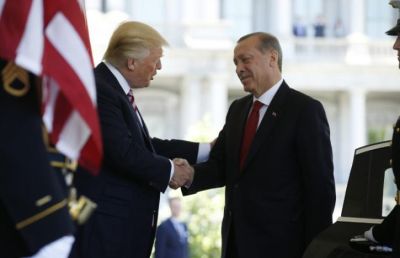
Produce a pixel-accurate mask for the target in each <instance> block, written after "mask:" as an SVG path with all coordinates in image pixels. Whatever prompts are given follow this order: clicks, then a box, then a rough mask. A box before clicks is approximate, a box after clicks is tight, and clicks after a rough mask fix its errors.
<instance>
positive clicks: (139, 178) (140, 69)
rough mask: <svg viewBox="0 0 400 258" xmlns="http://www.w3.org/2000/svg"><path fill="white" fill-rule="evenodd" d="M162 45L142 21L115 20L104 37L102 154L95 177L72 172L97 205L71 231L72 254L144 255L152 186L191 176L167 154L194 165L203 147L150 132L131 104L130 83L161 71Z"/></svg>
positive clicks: (152, 212) (156, 194)
mask: <svg viewBox="0 0 400 258" xmlns="http://www.w3.org/2000/svg"><path fill="white" fill-rule="evenodd" d="M166 44H167V42H166V41H165V39H164V38H163V37H162V36H161V35H160V34H159V33H158V32H157V31H156V30H154V29H153V28H152V27H150V26H148V25H146V24H143V23H139V22H125V23H122V24H121V25H120V26H119V27H118V28H117V29H116V30H115V31H114V33H113V35H112V37H111V39H110V42H109V45H108V48H107V50H106V53H105V55H104V62H102V63H100V64H99V65H98V66H97V67H96V69H95V78H96V85H97V99H98V111H99V117H100V122H101V129H102V135H103V144H104V152H105V155H104V161H103V166H102V169H101V171H100V173H99V176H97V177H91V176H90V175H89V174H87V173H77V175H76V178H75V179H76V180H75V185H76V187H77V189H78V191H79V192H80V193H81V194H84V195H86V196H88V197H89V198H90V199H92V200H94V201H95V202H96V203H97V205H98V207H97V209H96V211H95V212H94V214H93V217H91V219H90V220H89V221H88V223H86V224H85V225H84V227H83V228H82V229H81V230H80V232H79V233H78V236H77V240H76V245H75V246H74V250H73V254H72V257H82V258H102V257H118V258H120V257H124V258H147V257H149V256H150V253H151V249H152V245H153V241H154V237H155V230H156V225H157V216H158V206H159V198H160V192H164V191H165V190H166V188H167V186H168V184H169V183H174V184H179V185H181V184H184V182H186V181H187V180H188V179H190V177H192V175H191V174H190V171H189V170H187V169H186V168H185V167H182V166H177V165H175V164H174V163H173V162H172V161H171V160H170V159H172V158H175V157H182V158H185V159H187V160H188V161H189V162H190V163H195V162H196V160H199V154H200V153H201V152H202V151H200V150H201V149H202V146H203V147H207V146H208V148H209V145H208V144H206V145H200V146H199V144H198V143H192V142H187V141H181V140H160V139H156V138H151V137H150V135H149V132H148V131H147V128H146V124H145V122H144V120H143V118H142V116H141V114H140V112H139V109H138V107H137V106H136V104H135V102H134V96H133V91H132V89H137V88H143V87H148V86H149V84H150V81H151V80H152V79H153V77H154V76H155V75H156V73H157V70H160V69H161V61H160V58H161V56H162V52H163V51H162V46H163V45H166ZM205 153H206V154H207V155H208V151H207V150H206V151H205ZM161 155H162V156H161Z"/></svg>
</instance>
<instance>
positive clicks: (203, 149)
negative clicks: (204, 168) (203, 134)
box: [196, 143, 211, 163]
mask: <svg viewBox="0 0 400 258" xmlns="http://www.w3.org/2000/svg"><path fill="white" fill-rule="evenodd" d="M210 151H211V146H210V144H209V143H199V152H198V153H197V161H196V163H201V162H204V161H207V160H208V158H209V157H210Z"/></svg>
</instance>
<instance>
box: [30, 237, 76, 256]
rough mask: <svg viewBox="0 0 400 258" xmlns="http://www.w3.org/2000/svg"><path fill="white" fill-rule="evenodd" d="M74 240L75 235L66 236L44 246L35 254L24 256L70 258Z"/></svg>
mask: <svg viewBox="0 0 400 258" xmlns="http://www.w3.org/2000/svg"><path fill="white" fill-rule="evenodd" d="M74 241H75V238H74V237H73V236H71V235H70V236H64V237H62V238H59V239H57V240H56V241H54V242H51V243H50V244H48V245H45V246H43V247H42V248H41V249H40V250H39V251H38V252H37V253H36V254H35V255H34V256H31V257H23V258H68V256H69V253H70V252H71V248H72V244H73V243H74Z"/></svg>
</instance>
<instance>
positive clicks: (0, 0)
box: [0, 0, 6, 15]
mask: <svg viewBox="0 0 400 258" xmlns="http://www.w3.org/2000/svg"><path fill="white" fill-rule="evenodd" d="M5 3H6V1H5V0H0V15H1V14H2V13H3V8H4V4H5Z"/></svg>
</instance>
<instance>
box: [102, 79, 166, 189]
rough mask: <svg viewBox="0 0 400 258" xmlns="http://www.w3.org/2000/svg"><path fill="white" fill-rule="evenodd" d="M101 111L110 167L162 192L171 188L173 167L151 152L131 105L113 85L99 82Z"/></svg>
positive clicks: (105, 149) (107, 160) (105, 146)
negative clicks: (136, 123) (134, 123)
mask: <svg viewBox="0 0 400 258" xmlns="http://www.w3.org/2000/svg"><path fill="white" fill-rule="evenodd" d="M97 84H98V86H97V89H98V96H97V99H98V111H99V116H100V122H101V129H102V135H103V143H104V153H105V156H106V157H107V158H106V159H105V162H106V165H107V167H109V168H111V169H112V170H113V171H112V172H113V173H121V174H123V175H122V176H127V177H131V178H134V179H135V180H138V181H142V182H144V183H145V184H148V185H152V186H153V187H155V188H156V189H157V190H159V191H165V189H166V187H167V186H168V182H169V177H170V171H171V164H170V161H169V160H168V159H167V158H165V157H162V156H160V155H158V154H156V153H154V152H152V151H150V150H149V149H148V148H147V147H146V144H145V142H144V140H143V136H142V134H141V131H140V129H139V128H138V127H137V130H136V131H135V130H133V129H132V128H135V126H136V125H135V126H134V125H132V124H129V123H132V118H129V117H131V116H132V113H130V112H129V108H128V106H127V103H125V102H124V101H123V99H122V96H120V95H121V94H119V93H117V92H116V91H115V89H113V88H112V86H115V87H119V86H118V85H111V86H110V85H105V84H102V82H101V81H97Z"/></svg>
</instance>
